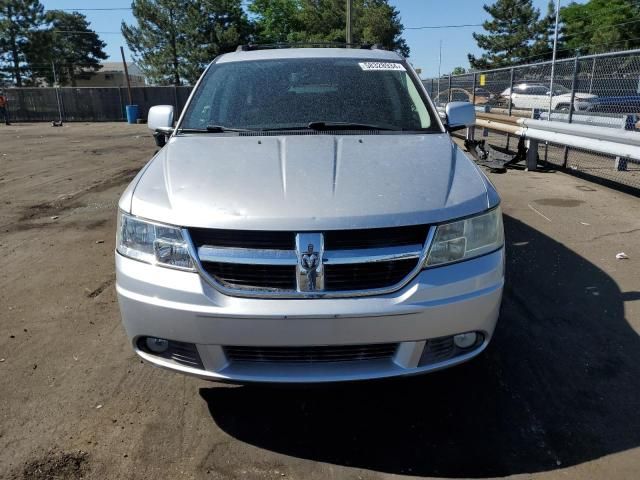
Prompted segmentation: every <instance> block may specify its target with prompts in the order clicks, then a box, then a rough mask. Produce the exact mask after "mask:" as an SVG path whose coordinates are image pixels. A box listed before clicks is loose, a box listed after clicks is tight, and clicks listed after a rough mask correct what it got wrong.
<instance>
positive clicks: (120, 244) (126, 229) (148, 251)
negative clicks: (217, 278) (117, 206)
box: [116, 212, 194, 270]
mask: <svg viewBox="0 0 640 480" xmlns="http://www.w3.org/2000/svg"><path fill="white" fill-rule="evenodd" d="M116 250H117V251H118V253H120V254H121V255H124V256H125V257H129V258H133V259H136V260H140V261H142V262H147V263H152V264H154V265H161V266H163V267H170V268H177V269H180V270H193V269H194V268H193V262H192V261H191V255H189V248H188V246H187V242H185V240H184V238H183V237H182V231H181V230H180V229H179V228H176V227H170V226H167V225H161V224H157V223H152V222H148V221H144V220H140V219H139V218H136V217H134V216H131V215H128V214H126V213H124V212H119V213H118V231H117V234H116Z"/></svg>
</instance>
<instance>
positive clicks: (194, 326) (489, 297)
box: [116, 249, 504, 383]
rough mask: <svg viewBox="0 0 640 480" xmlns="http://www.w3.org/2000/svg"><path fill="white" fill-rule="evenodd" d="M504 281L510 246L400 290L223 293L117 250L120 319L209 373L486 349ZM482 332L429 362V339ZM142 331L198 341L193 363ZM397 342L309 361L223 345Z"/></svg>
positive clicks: (311, 376)
mask: <svg viewBox="0 0 640 480" xmlns="http://www.w3.org/2000/svg"><path fill="white" fill-rule="evenodd" d="M503 285H504V249H503V250H500V251H497V252H494V253H492V254H489V255H485V256H483V257H480V258H477V259H473V260H469V261H465V262H461V263H458V264H454V265H449V266H443V267H439V268H433V269H429V270H425V271H423V272H421V273H420V274H419V275H418V276H417V277H416V278H415V279H414V280H413V281H412V282H411V283H410V284H409V285H407V286H406V287H405V288H403V289H402V290H399V291H397V292H394V293H392V294H388V295H384V296H377V297H362V298H341V299H296V300H291V299H286V300H285V299H283V300H278V299H255V298H238V297H230V296H226V295H223V294H222V293H220V292H218V291H217V290H216V289H214V288H213V287H211V286H210V285H209V284H208V283H206V282H205V281H204V280H203V279H202V278H201V277H200V275H199V274H197V273H192V272H183V271H177V270H171V269H168V268H163V267H155V266H152V265H148V264H145V263H141V262H138V261H135V260H131V259H128V258H125V257H122V256H121V255H119V254H117V253H116V289H117V292H118V301H119V303H120V310H121V313H122V320H123V324H124V327H125V329H126V331H127V334H128V336H129V338H130V340H131V342H132V345H133V347H134V349H135V351H136V353H137V354H138V355H140V356H141V357H142V358H143V359H145V360H147V361H148V362H150V363H152V364H154V365H156V366H159V367H164V368H167V369H171V370H175V371H179V372H181V373H185V374H189V375H194V376H197V377H200V378H204V379H209V380H221V381H232V382H284V383H286V382H333V381H350V380H364V379H373V378H384V377H393V376H400V375H413V374H419V373H425V372H429V371H434V370H439V369H442V368H446V367H449V366H452V365H456V364H459V363H462V362H464V361H466V360H469V359H471V358H473V357H474V356H476V355H478V354H479V353H480V352H481V351H482V350H484V348H485V347H486V346H487V344H488V342H489V341H490V339H491V336H492V334H493V331H494V328H495V325H496V322H497V319H498V314H499V309H500V302H501V299H502V289H503ZM465 332H478V333H480V334H481V335H482V336H483V340H482V341H481V342H479V343H478V344H477V345H475V346H474V347H472V348H470V349H469V350H468V351H465V352H460V354H459V355H456V356H455V357H454V358H449V359H446V360H443V361H433V362H426V363H425V360H424V356H423V351H424V350H425V345H426V344H428V342H429V340H431V339H436V338H441V337H447V336H451V335H456V334H459V333H465ZM143 336H151V337H159V338H165V339H169V340H172V341H175V342H184V343H187V344H195V346H196V348H197V352H198V354H199V357H200V359H201V366H200V367H198V368H194V367H192V366H185V365H183V364H179V363H176V362H174V361H172V360H170V359H166V358H161V357H159V356H156V355H153V354H151V353H149V352H146V351H143V350H141V349H140V348H139V342H138V340H139V339H140V338H141V337H143ZM378 343H398V344H399V345H398V349H397V350H396V353H395V354H394V355H393V357H392V358H389V359H378V360H366V361H348V362H327V363H324V362H318V363H310V364H293V363H291V364H289V363H259V362H255V363H253V362H233V361H230V360H229V359H228V358H227V356H226V355H225V352H224V348H223V347H224V346H255V347H275V346H277V347H285V346H286V347H290V346H295V347H304V346H336V345H364V344H378Z"/></svg>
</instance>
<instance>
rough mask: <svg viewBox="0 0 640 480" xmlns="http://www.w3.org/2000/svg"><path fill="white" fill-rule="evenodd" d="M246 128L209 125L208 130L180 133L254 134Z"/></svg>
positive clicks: (186, 130) (192, 130) (188, 130)
mask: <svg viewBox="0 0 640 480" xmlns="http://www.w3.org/2000/svg"><path fill="white" fill-rule="evenodd" d="M253 131H254V130H249V129H246V128H231V127H223V126H222V125H207V128H181V129H179V130H178V133H225V132H253Z"/></svg>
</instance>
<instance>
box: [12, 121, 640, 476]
mask: <svg viewBox="0 0 640 480" xmlns="http://www.w3.org/2000/svg"><path fill="white" fill-rule="evenodd" d="M0 139H1V141H0V252H1V253H2V255H1V256H0V272H1V274H0V478H9V479H53V478H66V479H76V478H91V479H103V478H104V479H114V478H127V479H157V478H172V479H176V478H212V479H236V478H237V479H272V478H273V479H275V478H289V479H300V480H303V479H304V480H309V479H324V478H339V479H354V480H355V479H379V478H391V477H393V478H398V477H399V476H406V477H407V478H411V477H439V478H464V477H472V478H487V477H501V476H506V475H514V476H516V477H518V478H527V479H531V478H535V479H539V478H540V479H560V478H562V479H600V478H608V479H637V478H638V472H639V471H640V448H639V447H640V415H639V414H638V412H639V411H640V383H639V380H638V379H639V378H640V339H639V337H638V332H640V274H639V272H640V268H639V262H640V241H639V240H640V219H639V218H638V215H637V212H638V210H639V208H640V200H639V199H638V198H636V197H632V196H629V195H627V194H624V193H620V192H617V191H614V190H610V189H608V188H606V187H603V186H599V185H594V184H591V183H588V182H587V181H585V180H580V179H578V178H574V177H571V176H568V175H565V174H561V173H551V172H549V173H541V172H530V173H526V172H522V171H509V172H508V173H506V174H502V175H491V179H492V180H493V181H494V182H495V183H496V185H497V187H498V189H499V190H500V192H501V194H502V196H503V205H504V212H505V215H506V217H505V224H506V230H507V243H508V266H507V275H508V286H507V289H506V294H505V299H504V305H503V311H502V317H501V321H500V324H499V326H498V330H497V332H496V337H495V338H494V341H493V342H492V344H491V346H490V348H489V349H488V350H487V352H486V354H484V355H483V356H481V357H480V358H478V359H476V360H474V361H472V362H470V363H468V364H466V365H463V366H460V367H457V368H455V369H451V370H449V371H443V372H439V373H435V374H431V375H428V376H425V377H419V378H415V379H411V380H402V381H385V382H374V383H365V384H352V385H339V386H329V387H322V388H319V387H305V388H302V387H299V388H292V387H287V388H284V387H282V388H275V387H271V388H264V387H263V388H258V387H247V386H228V385H222V384H216V383H207V382H204V381H201V380H196V379H191V378H186V377H182V376H179V375H176V374H172V373H169V372H165V371H162V370H158V369H155V368H152V367H151V366H149V365H145V364H143V363H141V361H140V360H139V359H137V358H136V357H135V356H134V354H133V353H132V350H131V348H130V346H129V344H128V341H127V339H126V337H125V334H124V331H123V329H122V327H121V325H120V318H119V312H118V307H117V302H116V297H115V292H114V288H113V283H114V271H113V248H114V230H115V213H116V209H115V205H116V201H117V199H118V196H119V194H120V193H121V192H122V190H123V189H124V188H125V186H126V185H127V183H128V181H129V180H130V179H131V178H133V175H134V174H135V172H136V171H137V170H139V169H140V168H141V167H142V166H143V165H144V163H145V161H146V160H147V159H148V158H150V156H151V155H152V154H153V152H154V151H155V146H154V144H153V140H152V138H151V136H150V135H149V134H148V133H147V130H146V129H145V128H144V126H137V125H136V126H130V125H126V124H115V123H112V124H109V123H106V124H69V125H65V126H64V127H62V128H52V127H51V126H49V125H47V124H40V125H25V124H23V125H14V126H12V127H0ZM623 251H624V252H625V253H627V255H628V256H629V257H630V258H629V259H628V260H616V258H615V256H616V254H617V253H619V252H623Z"/></svg>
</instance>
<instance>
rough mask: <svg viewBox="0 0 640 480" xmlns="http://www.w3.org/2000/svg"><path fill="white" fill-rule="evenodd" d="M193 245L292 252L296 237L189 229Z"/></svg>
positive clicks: (265, 233) (267, 233) (288, 233)
mask: <svg viewBox="0 0 640 480" xmlns="http://www.w3.org/2000/svg"><path fill="white" fill-rule="evenodd" d="M189 234H190V235H191V239H192V240H193V243H195V244H196V245H197V246H200V245H215V246H216V247H227V248H256V249H260V248H269V249H273V250H293V249H294V248H295V239H296V236H295V234H294V233H292V232H271V231H260V230H219V229H214V228H190V229H189Z"/></svg>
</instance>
